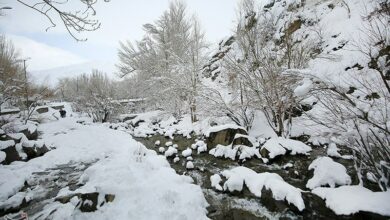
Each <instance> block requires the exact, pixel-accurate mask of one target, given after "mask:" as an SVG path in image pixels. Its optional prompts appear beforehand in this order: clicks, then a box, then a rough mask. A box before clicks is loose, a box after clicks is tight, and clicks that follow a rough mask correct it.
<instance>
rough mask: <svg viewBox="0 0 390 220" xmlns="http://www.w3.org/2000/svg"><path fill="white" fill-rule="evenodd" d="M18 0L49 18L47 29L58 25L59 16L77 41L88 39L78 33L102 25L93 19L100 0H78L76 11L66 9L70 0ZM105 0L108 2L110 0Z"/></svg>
mask: <svg viewBox="0 0 390 220" xmlns="http://www.w3.org/2000/svg"><path fill="white" fill-rule="evenodd" d="M17 1H18V2H19V3H20V4H22V5H24V6H26V7H28V8H31V9H33V10H34V11H36V12H38V13H40V14H42V15H43V16H44V17H46V18H47V20H48V21H49V22H50V26H49V27H48V28H46V31H47V30H49V29H50V28H53V27H56V26H57V23H56V17H58V18H59V19H60V21H61V22H62V23H63V25H64V26H65V28H66V30H67V31H68V33H69V34H70V35H71V36H72V37H73V38H74V39H75V40H77V41H85V40H87V39H86V38H80V37H78V36H77V34H79V33H81V32H85V31H95V30H97V29H98V28H99V27H100V22H99V21H98V20H96V19H91V17H93V16H95V15H96V11H95V9H94V5H95V4H96V3H97V2H98V0H78V1H77V3H78V5H77V7H78V8H79V9H77V10H75V11H68V10H66V9H65V6H66V5H69V1H68V0H60V1H53V0H34V1H26V0H17ZM104 1H105V2H108V1H109V0H104Z"/></svg>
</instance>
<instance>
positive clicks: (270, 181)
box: [222, 167, 305, 211]
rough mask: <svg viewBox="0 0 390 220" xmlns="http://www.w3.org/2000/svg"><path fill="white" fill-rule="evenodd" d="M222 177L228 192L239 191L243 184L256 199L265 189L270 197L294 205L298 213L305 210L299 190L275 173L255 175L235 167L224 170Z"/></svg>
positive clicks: (247, 169)
mask: <svg viewBox="0 0 390 220" xmlns="http://www.w3.org/2000/svg"><path fill="white" fill-rule="evenodd" d="M222 175H223V176H225V177H226V178H227V181H226V182H225V183H224V186H223V188H224V190H228V191H230V192H233V191H241V190H242V189H243V185H244V184H245V185H246V186H247V187H248V189H249V191H250V192H251V193H253V194H254V195H255V196H257V197H261V194H262V193H261V191H262V189H263V188H264V187H265V188H266V189H268V190H271V191H272V196H273V198H274V199H276V200H286V201H287V202H288V203H290V204H293V205H295V206H296V207H297V208H298V209H299V210H300V211H302V210H303V209H304V208H305V204H304V202H303V199H302V195H301V190H300V189H298V188H295V187H294V186H292V185H290V184H288V183H287V182H285V181H284V180H283V178H282V177H280V176H279V175H278V174H276V173H268V172H264V173H256V172H255V171H253V170H251V169H249V168H246V167H235V168H233V169H231V170H225V171H223V172H222Z"/></svg>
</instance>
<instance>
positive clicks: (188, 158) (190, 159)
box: [186, 156, 194, 161]
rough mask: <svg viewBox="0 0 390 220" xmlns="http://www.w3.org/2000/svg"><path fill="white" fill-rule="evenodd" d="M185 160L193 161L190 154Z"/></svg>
mask: <svg viewBox="0 0 390 220" xmlns="http://www.w3.org/2000/svg"><path fill="white" fill-rule="evenodd" d="M186 160H187V161H193V160H194V159H193V158H192V157H191V156H189V157H186Z"/></svg>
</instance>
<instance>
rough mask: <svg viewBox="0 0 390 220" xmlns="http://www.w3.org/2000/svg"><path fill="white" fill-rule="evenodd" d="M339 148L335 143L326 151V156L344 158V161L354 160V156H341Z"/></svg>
mask: <svg viewBox="0 0 390 220" xmlns="http://www.w3.org/2000/svg"><path fill="white" fill-rule="evenodd" d="M339 150H340V149H339V148H338V147H337V145H336V144H335V143H330V144H329V146H328V148H327V150H326V154H327V155H328V156H329V157H334V158H343V159H352V158H353V157H352V155H341V154H340V153H339Z"/></svg>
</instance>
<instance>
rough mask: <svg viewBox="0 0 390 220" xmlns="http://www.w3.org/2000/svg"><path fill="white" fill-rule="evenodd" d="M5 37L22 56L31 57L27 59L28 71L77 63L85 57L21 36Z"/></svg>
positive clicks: (83, 60)
mask: <svg viewBox="0 0 390 220" xmlns="http://www.w3.org/2000/svg"><path fill="white" fill-rule="evenodd" d="M7 37H8V38H9V39H11V40H12V42H13V43H14V45H15V47H16V48H17V49H18V50H20V52H21V55H22V57H30V58H31V59H30V60H29V61H28V68H29V70H30V71H33V70H42V69H49V68H55V67H60V66H66V65H71V64H78V63H82V62H85V61H86V59H84V58H82V57H80V56H78V55H76V54H73V53H71V52H69V51H66V50H63V49H60V48H57V47H52V46H49V45H47V44H44V43H40V42H37V41H34V40H32V39H29V38H26V37H23V36H17V35H7Z"/></svg>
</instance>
